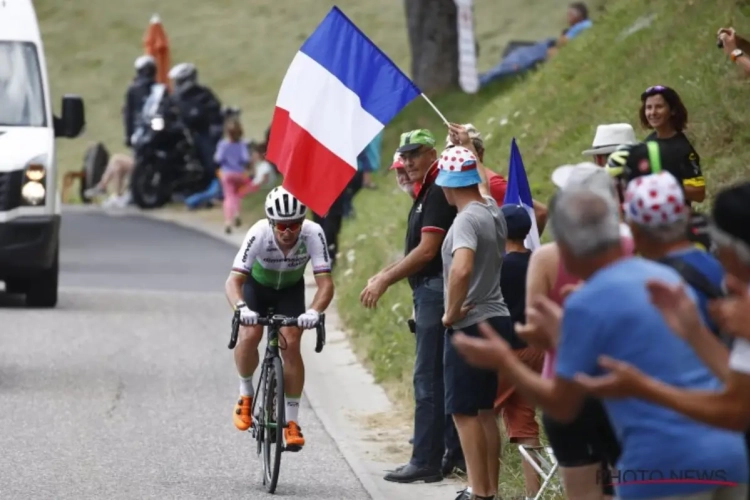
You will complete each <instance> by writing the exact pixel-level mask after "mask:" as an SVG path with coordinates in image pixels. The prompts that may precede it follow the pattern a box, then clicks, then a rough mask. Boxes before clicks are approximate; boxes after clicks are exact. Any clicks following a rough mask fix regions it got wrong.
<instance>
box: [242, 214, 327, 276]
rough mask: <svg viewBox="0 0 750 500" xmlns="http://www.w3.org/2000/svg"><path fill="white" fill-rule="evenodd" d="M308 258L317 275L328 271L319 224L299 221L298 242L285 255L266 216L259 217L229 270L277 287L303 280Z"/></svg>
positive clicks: (325, 247)
mask: <svg viewBox="0 0 750 500" xmlns="http://www.w3.org/2000/svg"><path fill="white" fill-rule="evenodd" d="M309 261H312V266H313V273H314V274H315V275H316V276H319V275H321V274H330V273H331V260H330V258H329V257H328V244H327V243H326V237H325V235H324V234H323V228H321V227H320V225H319V224H317V223H315V222H312V221H310V220H305V221H304V222H302V230H301V231H300V234H299V239H298V240H297V243H296V244H295V245H294V247H292V249H291V250H290V251H289V252H288V253H287V255H286V256H284V254H283V253H282V251H281V250H280V249H279V245H278V244H277V243H276V237H275V236H274V234H273V228H272V227H271V224H270V223H269V222H268V219H262V220H259V221H258V222H256V223H255V224H254V225H253V226H252V227H251V228H250V229H249V230H248V231H247V235H245V240H244V241H243V242H242V246H241V247H240V249H239V251H238V252H237V256H236V257H235V258H234V264H233V265H232V272H234V273H239V274H242V275H244V276H251V277H252V278H253V279H254V280H255V281H256V282H258V283H259V284H261V285H263V286H267V287H269V288H273V289H276V290H280V289H282V288H287V287H290V286H292V285H295V284H296V283H297V282H299V280H301V279H303V277H304V274H305V267H307V263H308V262H309Z"/></svg>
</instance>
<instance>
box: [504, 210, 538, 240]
mask: <svg viewBox="0 0 750 500" xmlns="http://www.w3.org/2000/svg"><path fill="white" fill-rule="evenodd" d="M500 210H501V211H502V212H503V215H504V216H505V223H506V225H507V226H508V239H510V240H522V239H524V238H526V236H528V234H529V231H531V216H530V215H529V212H528V211H527V210H526V209H525V208H524V207H522V206H521V205H513V204H510V205H503V206H502V207H500Z"/></svg>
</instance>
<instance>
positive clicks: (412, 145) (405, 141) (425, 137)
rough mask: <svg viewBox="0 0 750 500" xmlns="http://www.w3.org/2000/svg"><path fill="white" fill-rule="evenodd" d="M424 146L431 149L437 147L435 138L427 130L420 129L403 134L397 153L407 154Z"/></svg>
mask: <svg viewBox="0 0 750 500" xmlns="http://www.w3.org/2000/svg"><path fill="white" fill-rule="evenodd" d="M422 146H428V147H430V148H434V147H435V136H434V135H432V132H430V131H429V130H427V129H426V128H420V129H417V130H412V131H411V132H404V133H403V134H401V140H400V141H399V145H398V149H397V150H396V151H397V152H399V153H406V152H409V151H414V150H417V149H419V148H420V147H422Z"/></svg>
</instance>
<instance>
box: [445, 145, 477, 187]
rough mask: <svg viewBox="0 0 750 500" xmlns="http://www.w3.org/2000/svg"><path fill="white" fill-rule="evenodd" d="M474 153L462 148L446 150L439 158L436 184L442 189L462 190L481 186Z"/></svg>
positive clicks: (456, 147) (455, 147)
mask: <svg viewBox="0 0 750 500" xmlns="http://www.w3.org/2000/svg"><path fill="white" fill-rule="evenodd" d="M481 182H482V178H481V177H479V171H478V170H477V158H476V156H474V153H472V152H471V151H469V150H468V149H466V148H464V147H461V146H454V147H450V148H446V149H445V150H444V151H443V152H442V153H440V157H439V158H438V176H437V179H435V184H437V185H438V186H440V187H448V188H461V187H468V186H476V185H477V184H481Z"/></svg>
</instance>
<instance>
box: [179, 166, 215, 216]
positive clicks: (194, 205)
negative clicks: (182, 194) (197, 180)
mask: <svg viewBox="0 0 750 500" xmlns="http://www.w3.org/2000/svg"><path fill="white" fill-rule="evenodd" d="M220 178H221V173H220V172H219V171H218V170H217V171H216V177H215V178H214V179H212V180H211V183H210V184H209V185H208V187H207V188H206V189H205V190H204V191H201V192H199V193H195V194H191V195H190V196H188V197H187V198H185V206H186V207H187V208H188V210H197V209H199V208H213V206H214V204H213V202H214V201H215V200H221V199H223V198H224V193H222V191H221V180H220Z"/></svg>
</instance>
